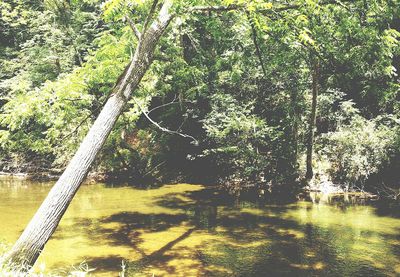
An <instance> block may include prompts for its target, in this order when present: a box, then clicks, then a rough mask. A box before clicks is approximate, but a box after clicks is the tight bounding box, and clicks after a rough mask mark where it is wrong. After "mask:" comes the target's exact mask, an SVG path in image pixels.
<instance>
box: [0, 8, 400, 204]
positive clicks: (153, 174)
mask: <svg viewBox="0 0 400 277" xmlns="http://www.w3.org/2000/svg"><path fill="white" fill-rule="evenodd" d="M178 2H179V3H178V4H177V7H176V9H178V10H185V9H188V7H190V6H193V5H194V4H196V5H209V3H202V1H197V2H198V3H191V1H178ZM194 2H196V1H194ZM213 4H215V6H211V7H207V6H199V7H200V9H198V10H192V11H189V10H187V11H183V12H180V14H179V19H178V20H175V21H174V22H172V24H171V26H169V29H168V31H167V32H166V34H165V35H164V37H163V38H162V39H161V41H160V42H159V46H158V48H157V50H156V53H155V56H154V61H153V64H152V65H151V67H150V69H149V70H148V72H147V73H146V75H145V77H144V79H143V80H142V82H141V84H140V87H139V88H138V90H137V91H135V93H134V98H133V99H132V100H130V101H129V104H128V105H127V106H126V107H125V109H124V112H123V114H122V116H121V117H120V118H119V120H118V122H117V123H116V126H115V128H114V129H113V131H112V133H111V135H110V137H109V138H108V140H107V142H106V145H105V146H104V148H103V149H102V151H101V154H100V155H99V156H98V158H97V159H96V162H95V165H94V167H93V168H92V172H93V173H95V175H96V176H97V177H102V178H107V179H119V180H121V179H124V180H126V179H130V180H133V181H134V182H136V183H146V182H147V183H148V182H155V181H162V182H166V181H175V180H185V181H191V182H201V183H218V184H221V185H223V186H224V187H226V188H227V189H229V190H230V191H233V192H238V191H241V190H243V189H246V190H247V189H251V188H255V187H256V188H262V189H268V190H269V191H277V192H282V191H285V192H288V191H289V192H290V191H293V190H297V189H298V188H300V187H301V184H302V180H305V179H311V178H312V177H314V179H313V181H314V184H315V185H318V184H320V183H326V182H332V183H334V184H337V185H339V186H341V187H342V188H344V189H348V190H349V189H357V190H360V189H365V188H366V189H367V190H369V191H372V192H375V193H381V194H383V195H385V196H390V197H397V196H398V189H399V181H398V180H399V172H400V171H399V157H400V155H399V151H400V139H399V135H400V133H399V132H400V131H399V130H400V129H399V120H400V119H399V99H400V98H399V97H400V96H399V79H398V72H397V68H398V67H399V65H400V50H399V49H400V48H399V36H400V33H399V32H400V17H399V14H400V11H399V9H400V5H399V3H398V2H397V1H378V0H375V1H372V0H371V1H369V0H368V1H366V0H360V1H311V0H310V1H296V2H293V3H286V2H279V1H277V2H276V3H275V2H265V1H228V0H226V1H216V2H215V3H213ZM0 5H1V6H0V8H1V9H0V11H1V17H0V28H1V33H0V34H1V37H0V48H1V52H0V55H1V56H0V63H1V67H0V81H1V83H0V95H1V114H0V128H1V131H0V155H1V167H2V170H3V171H8V172H14V173H16V172H22V173H26V172H28V173H36V174H40V173H41V174H43V172H50V174H53V175H54V174H55V175H57V173H60V172H62V170H63V169H64V168H65V166H66V164H67V163H68V161H69V160H70V159H71V157H72V155H73V153H74V152H75V151H76V149H77V147H78V145H79V143H80V142H81V140H82V138H83V137H84V135H85V134H86V133H87V131H88V129H89V127H90V126H91V124H92V123H93V121H94V119H95V118H96V117H97V115H98V114H99V112H100V110H101V108H102V107H103V105H104V103H105V101H106V100H107V98H108V97H109V95H110V91H111V90H112V88H113V86H114V85H115V82H116V80H117V79H118V76H119V75H120V74H121V72H122V71H123V70H124V66H125V64H126V63H127V62H128V61H129V59H130V57H131V56H132V55H133V54H132V53H133V50H134V45H135V44H136V43H137V38H136V37H135V35H134V32H133V31H132V30H131V28H130V26H129V21H131V23H133V21H137V24H143V22H142V21H141V20H142V18H143V16H144V15H145V14H146V12H148V9H149V5H147V2H146V1H136V2H135V1H105V2H103V1H96V0H85V1H73V0H72V1H62V0H45V1H41V0H32V1H18V0H3V1H2V2H1V3H0ZM217 5H221V6H217ZM222 5H223V6H222ZM201 8H203V9H201ZM139 26H140V25H139ZM303 184H304V183H303ZM396 190H397V192H396Z"/></svg>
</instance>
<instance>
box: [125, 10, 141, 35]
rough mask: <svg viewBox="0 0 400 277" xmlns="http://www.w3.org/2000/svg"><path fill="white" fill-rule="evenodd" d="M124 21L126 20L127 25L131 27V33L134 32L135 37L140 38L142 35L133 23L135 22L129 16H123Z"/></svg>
mask: <svg viewBox="0 0 400 277" xmlns="http://www.w3.org/2000/svg"><path fill="white" fill-rule="evenodd" d="M125 19H126V21H128V23H129V26H130V27H131V29H132V31H133V33H134V34H135V37H136V38H137V39H138V40H140V38H141V37H142V34H141V33H140V31H139V30H138V28H137V27H136V25H135V22H133V20H132V19H131V18H130V17H129V16H127V15H126V16H125Z"/></svg>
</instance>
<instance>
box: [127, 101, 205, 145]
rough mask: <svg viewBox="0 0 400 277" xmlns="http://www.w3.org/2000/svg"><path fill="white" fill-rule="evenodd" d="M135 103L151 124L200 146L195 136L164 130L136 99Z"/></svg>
mask: <svg viewBox="0 0 400 277" xmlns="http://www.w3.org/2000/svg"><path fill="white" fill-rule="evenodd" d="M132 99H133V101H134V102H135V104H136V105H137V106H138V107H139V109H140V111H141V112H142V113H143V114H144V116H145V117H146V118H147V119H148V120H149V121H150V122H151V123H153V125H155V126H156V127H157V128H158V129H160V130H161V131H163V132H166V133H169V134H174V135H178V136H181V137H184V138H190V139H192V140H193V142H194V144H195V145H198V144H199V141H198V140H197V139H195V138H194V137H193V136H191V135H187V134H183V133H180V132H177V131H173V130H169V129H167V128H164V127H162V126H160V124H158V123H157V122H155V121H154V120H153V119H151V117H150V116H149V115H148V113H147V112H146V111H145V110H144V109H143V107H142V106H141V105H140V104H139V103H138V102H137V101H136V99H135V98H134V97H133V98H132Z"/></svg>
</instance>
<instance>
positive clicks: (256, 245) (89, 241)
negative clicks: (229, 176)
mask: <svg viewBox="0 0 400 277" xmlns="http://www.w3.org/2000/svg"><path fill="white" fill-rule="evenodd" d="M50 186H51V183H38V182H30V181H25V180H22V179H15V178H2V179H0V240H4V241H7V242H9V243H12V242H14V241H15V240H16V239H17V238H18V235H19V234H20V233H21V231H22V229H23V228H24V227H25V225H26V224H27V222H28V221H29V219H30V218H31V216H32V215H33V213H34V212H35V211H36V209H37V208H38V206H39V205H40V203H41V201H42V200H43V199H44V197H45V196H46V194H47V192H48V190H49V188H50ZM350 198H351V197H350ZM347 200H349V199H347ZM350 200H351V199H350ZM122 260H125V261H127V262H128V265H129V268H128V273H129V274H130V275H133V276H152V275H153V274H154V276H399V275H400V262H399V260H400V219H399V218H396V217H394V216H392V217H390V216H382V215H378V213H377V209H376V208H374V207H373V206H369V205H359V204H355V203H354V201H353V200H351V201H343V199H338V198H337V197H333V198H332V197H330V198H324V197H321V196H319V195H311V198H310V201H299V202H296V203H292V204H285V205H278V204H266V203H259V202H258V203H257V202H251V201H241V202H239V201H234V200H233V199H230V198H227V197H224V196H222V195H221V194H219V193H217V192H216V191H215V190H213V189H210V188H205V187H203V186H201V185H189V184H178V185H165V186H161V187H158V188H154V189H151V188H149V189H137V188H130V187H109V186H105V185H101V184H95V185H85V186H83V187H82V188H81V189H80V191H79V192H78V194H77V195H76V197H75V199H74V200H73V202H72V205H71V206H70V208H69V209H68V211H67V213H66V214H65V216H64V218H63V219H62V221H61V224H60V226H59V228H58V229H57V231H56V233H55V234H54V236H53V237H52V239H51V240H50V241H49V243H48V244H47V245H46V248H45V249H44V252H43V254H42V256H41V257H40V260H39V261H38V263H37V264H46V266H47V268H50V269H54V268H58V269H59V268H63V267H64V268H65V267H69V266H70V265H73V264H79V263H80V262H82V261H86V262H87V263H88V264H89V266H90V267H92V268H96V271H95V274H94V275H95V276H100V275H103V276H118V271H119V270H120V265H121V261H122Z"/></svg>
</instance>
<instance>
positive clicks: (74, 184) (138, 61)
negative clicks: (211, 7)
mask: <svg viewBox="0 0 400 277" xmlns="http://www.w3.org/2000/svg"><path fill="white" fill-rule="evenodd" d="M171 3H172V2H171V1H170V0H166V1H165V3H164V5H163V7H162V8H161V10H160V12H159V15H158V17H157V18H156V19H155V20H154V22H153V24H152V25H151V26H150V27H149V28H148V29H146V30H143V34H142V35H141V36H140V39H139V42H138V46H137V47H136V51H135V55H134V57H133V59H132V61H131V62H130V63H129V65H128V66H127V67H126V69H125V71H124V73H123V74H122V75H121V76H120V78H119V80H118V82H117V84H116V86H115V88H114V89H113V92H112V94H111V96H110V97H109V99H108V101H107V103H106V104H105V106H104V108H103V110H102V111H101V112H100V114H99V116H98V118H97V119H96V121H95V122H94V124H93V126H92V127H91V129H90V130H89V132H88V134H87V135H86V137H85V139H84V140H83V142H82V143H81V145H80V147H79V149H78V151H77V152H76V153H75V156H74V157H73V158H72V160H71V161H70V163H69V164H68V166H67V168H66V170H65V171H64V173H63V174H62V175H61V177H60V179H59V180H58V181H57V183H56V184H55V185H54V187H53V188H52V189H51V190H50V192H49V194H48V196H47V197H46V199H45V200H44V202H43V203H42V205H41V206H40V208H39V209H38V211H37V212H36V214H35V215H34V217H33V218H32V220H31V221H30V222H29V224H28V226H27V227H26V228H25V230H24V232H23V233H22V235H21V236H20V237H19V239H18V241H17V242H16V243H15V244H14V246H13V248H12V249H11V250H10V252H8V253H7V254H6V256H5V262H8V263H12V264H14V265H17V266H22V268H23V270H27V269H29V267H31V266H33V265H34V263H35V261H36V260H37V258H38V257H39V255H40V252H41V251H42V250H43V248H44V246H45V244H46V243H47V241H48V240H49V239H50V237H51V235H52V234H53V233H54V231H55V230H56V228H57V226H58V223H59V222H60V220H61V218H62V216H63V215H64V213H65V211H66V210H67V208H68V206H69V204H70V203H71V201H72V199H73V197H74V196H75V194H76V192H77V191H78V189H79V187H80V185H81V184H82V182H83V180H84V179H85V177H86V175H87V173H88V172H89V169H90V166H91V165H92V163H93V161H94V159H95V157H96V155H97V153H98V152H99V151H100V150H101V148H102V146H103V144H104V142H105V141H106V139H107V137H108V135H109V134H110V132H111V130H112V128H113V126H114V124H115V122H116V121H117V119H118V117H119V115H120V114H121V113H122V111H123V108H124V106H125V104H126V102H127V101H128V99H129V98H130V96H131V92H132V91H133V90H134V89H136V88H137V86H138V85H139V83H140V81H141V79H142V77H143V75H144V74H145V73H146V71H147V69H148V68H149V66H150V64H151V62H152V57H153V53H154V49H155V47H156V45H157V43H158V40H159V38H160V37H161V35H162V33H163V32H164V30H165V29H166V28H167V26H168V24H169V22H170V21H171V19H172V15H171V14H170V13H169V9H170V7H171ZM151 16H152V14H149V15H148V19H150V18H151Z"/></svg>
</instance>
